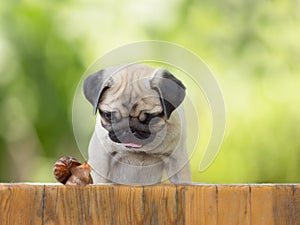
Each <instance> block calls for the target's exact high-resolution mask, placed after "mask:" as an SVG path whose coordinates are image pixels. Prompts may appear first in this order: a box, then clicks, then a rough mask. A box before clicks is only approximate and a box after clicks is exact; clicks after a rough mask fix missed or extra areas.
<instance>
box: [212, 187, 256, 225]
mask: <svg viewBox="0 0 300 225" xmlns="http://www.w3.org/2000/svg"><path fill="white" fill-rule="evenodd" d="M217 192H218V224H219V225H241V224H243V225H250V224H251V219H250V187H249V186H247V185H241V186H231V185H228V186H221V185H220V186H218V187H217Z"/></svg>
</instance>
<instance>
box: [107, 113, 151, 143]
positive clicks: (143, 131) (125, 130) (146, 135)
mask: <svg viewBox="0 0 300 225" xmlns="http://www.w3.org/2000/svg"><path fill="white" fill-rule="evenodd" d="M108 131H109V137H110V139H111V140H112V141H114V142H117V143H136V144H140V145H145V144H148V143H150V142H151V141H153V139H154V138H155V133H152V132H151V131H150V124H143V123H140V122H139V121H138V119H136V118H123V119H122V120H121V121H119V122H117V123H112V124H111V125H110V127H109V128H108Z"/></svg>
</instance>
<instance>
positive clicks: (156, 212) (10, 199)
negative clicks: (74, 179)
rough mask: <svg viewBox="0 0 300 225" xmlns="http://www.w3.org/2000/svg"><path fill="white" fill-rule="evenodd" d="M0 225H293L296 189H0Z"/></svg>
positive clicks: (299, 219) (299, 192) (298, 200)
mask: <svg viewBox="0 0 300 225" xmlns="http://www.w3.org/2000/svg"><path fill="white" fill-rule="evenodd" d="M0 224H1V225H10V224H11V225H15V224H22V225H23V224H25V225H27V224H39V225H54V224H55V225H59V224H68V225H72V224H76V225H77V224H97V225H98V224H100V225H102V224H103V225H106V224H109V225H114V224H116V225H127V224H128V225H148V224H149V225H156V224H158V225H160V224H163V225H183V224H186V225H198V224H199V225H227V224H230V225H235V224H237V225H287V224H288V225H291V224H293V225H297V224H300V185H154V186H123V185H90V186H86V187H67V186H62V185H30V184H0Z"/></svg>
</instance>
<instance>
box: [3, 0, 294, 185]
mask: <svg viewBox="0 0 300 225" xmlns="http://www.w3.org/2000/svg"><path fill="white" fill-rule="evenodd" d="M148 39H157V40H164V41H170V42H175V43H177V44H180V45H182V46H185V47H186V48H188V49H191V50H192V51H193V52H195V53H196V54H197V55H199V56H200V57H201V58H202V59H203V60H204V61H205V62H206V63H207V64H208V65H209V67H210V68H211V69H212V71H213V72H214V74H215V76H216V78H217V80H218V82H219V84H220V87H221V89H222V91H223V94H224V99H225V104H226V110H227V128H226V134H225V138H224V142H223V145H222V147H221V151H220V153H219V155H218V157H217V158H216V160H215V161H214V163H213V164H212V165H211V166H210V167H209V168H208V169H207V170H206V171H204V172H201V173H200V172H199V171H198V167H199V161H200V157H201V156H200V155H199V154H198V155H197V154H196V155H195V156H194V157H193V158H192V168H193V180H194V181H197V182H209V183H242V182H258V183H260V182H300V173H299V172H300V94H299V92H300V41H299V40H300V1H298V0H273V1H266V0H263V1H260V0H253V1H240V0H223V1H210V0H203V1H196V0H175V1H174V0H166V1H159V0H149V1H142V0H141V1H133V0H119V1H117V0H111V1H103V0H101V1H100V0H77V1H71V0H69V1H38V0H26V1H17V0H13V1H1V2H0V182H20V181H22V182H23V181H34V182H53V181H54V179H53V176H52V166H53V163H54V162H55V161H56V159H58V158H59V157H60V156H63V155H72V156H75V157H78V158H80V159H81V160H82V158H81V156H80V153H79V151H78V150H77V145H76V142H75V139H74V136H73V131H72V118H71V108H72V101H73V96H74V93H75V90H76V87H77V84H78V82H79V80H80V78H81V76H82V74H83V73H84V71H85V70H86V69H87V68H88V66H89V65H90V64H91V63H92V62H93V61H94V60H96V59H97V58H98V57H99V56H101V55H103V54H104V53H106V52H108V51H110V50H111V49H113V48H115V47H118V46H120V45H123V44H126V43H129V42H132V41H140V40H148Z"/></svg>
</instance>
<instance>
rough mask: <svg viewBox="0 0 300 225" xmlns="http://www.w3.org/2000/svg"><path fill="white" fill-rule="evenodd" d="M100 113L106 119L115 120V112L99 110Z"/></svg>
mask: <svg viewBox="0 0 300 225" xmlns="http://www.w3.org/2000/svg"><path fill="white" fill-rule="evenodd" d="M99 112H100V115H101V117H102V118H103V119H105V120H106V121H108V122H111V121H112V120H113V112H104V111H101V110H99Z"/></svg>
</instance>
